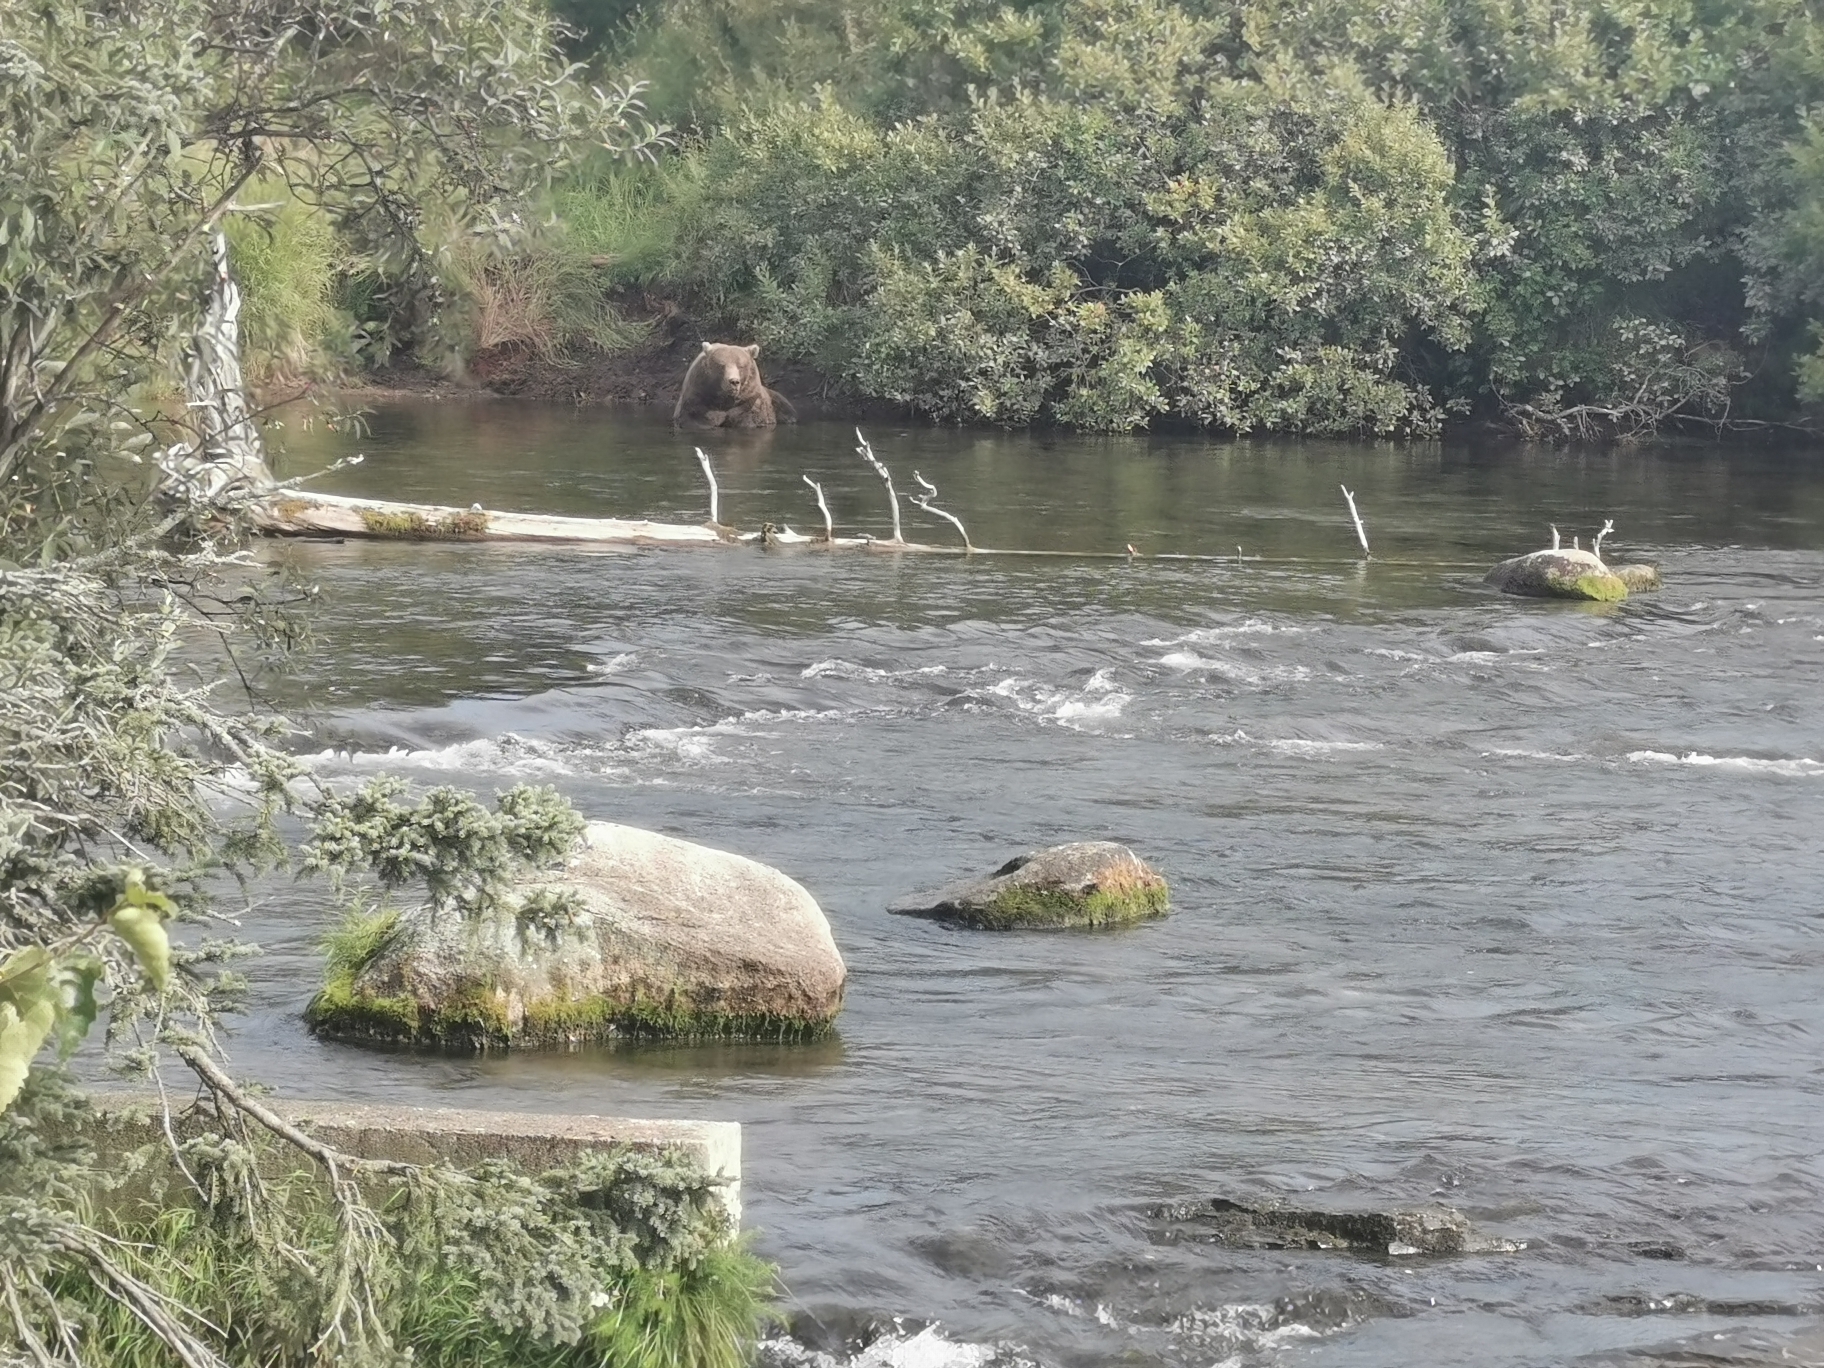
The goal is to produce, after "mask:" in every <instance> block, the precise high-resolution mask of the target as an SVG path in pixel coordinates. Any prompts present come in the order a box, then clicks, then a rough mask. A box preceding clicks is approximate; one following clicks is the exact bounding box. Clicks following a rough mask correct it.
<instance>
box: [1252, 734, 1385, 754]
mask: <svg viewBox="0 0 1824 1368" xmlns="http://www.w3.org/2000/svg"><path fill="white" fill-rule="evenodd" d="M1267 747H1268V749H1270V750H1276V751H1278V752H1279V753H1280V754H1281V755H1340V754H1348V753H1350V752H1353V751H1378V750H1386V749H1387V747H1386V746H1385V745H1383V744H1382V743H1381V742H1379V741H1309V740H1306V739H1305V738H1303V737H1297V736H1294V737H1286V738H1283V739H1280V740H1274V741H1269V742H1267Z"/></svg>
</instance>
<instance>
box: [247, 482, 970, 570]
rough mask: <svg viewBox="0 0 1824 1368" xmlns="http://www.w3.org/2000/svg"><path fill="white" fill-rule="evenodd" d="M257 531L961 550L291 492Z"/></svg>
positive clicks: (264, 510)
mask: <svg viewBox="0 0 1824 1368" xmlns="http://www.w3.org/2000/svg"><path fill="white" fill-rule="evenodd" d="M249 514H250V517H251V519H252V522H253V526H254V528H255V529H256V530H257V531H260V532H263V533H266V534H268V535H270V536H281V537H360V538H367V539H370V540H374V541H414V542H418V541H470V542H473V541H490V542H494V541H497V542H547V543H585V544H595V545H607V546H670V547H678V546H743V545H751V544H755V543H760V542H762V541H764V542H765V544H767V545H769V546H770V545H785V546H794V545H804V546H810V545H816V546H827V547H832V548H834V549H837V550H857V551H922V552H933V551H935V552H942V553H946V554H952V555H954V554H957V553H959V552H960V551H961V548H960V547H949V546H927V545H925V544H924V543H922V542H894V541H881V540H878V539H876V538H874V537H837V538H835V539H834V540H831V541H826V540H825V539H824V538H822V537H808V536H805V535H804V534H803V533H799V532H793V531H792V530H791V529H790V528H786V529H784V530H772V531H768V532H736V531H735V530H734V529H733V528H728V527H721V526H717V525H712V524H709V523H700V524H691V523H666V522H653V521H652V520H651V519H647V518H572V517H564V516H561V515H558V514H554V513H504V512H501V511H499V510H496V509H486V508H483V507H482V506H481V505H480V504H471V505H470V506H469V507H467V508H457V507H454V506H450V505H444V504H414V503H394V502H392V501H391V500H387V499H361V498H355V497H353V496H351V495H347V494H306V493H302V492H298V491H286V492H282V493H279V494H277V495H275V496H274V497H272V498H269V499H266V500H264V501H263V502H260V503H257V504H255V505H253V506H252V507H251V509H250V510H249Z"/></svg>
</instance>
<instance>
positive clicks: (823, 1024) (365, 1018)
mask: <svg viewBox="0 0 1824 1368" xmlns="http://www.w3.org/2000/svg"><path fill="white" fill-rule="evenodd" d="M304 1017H305V1021H306V1022H307V1023H308V1024H309V1026H310V1029H311V1030H312V1031H313V1032H315V1033H316V1034H317V1035H320V1036H324V1037H326V1038H328V1039H332V1040H362V1041H373V1042H378V1043H386V1044H396V1045H415V1046H422V1047H426V1048H431V1049H443V1050H460V1051H465V1052H469V1051H487V1050H503V1049H512V1048H528V1047H531V1048H537V1047H549V1046H564V1045H584V1044H590V1043H594V1042H600V1041H607V1040H622V1039H628V1038H639V1039H668V1040H759V1041H793V1040H810V1039H814V1038H816V1037H818V1036H822V1035H826V1034H828V1033H829V1031H830V1029H831V1025H832V1023H831V1022H830V1021H827V1020H812V1019H804V1018H794V1017H788V1016H779V1015H773V1014H768V1013H740V1012H717V1011H709V1010H704V1009H702V1008H697V1007H693V1006H691V1005H690V1004H689V1003H688V1002H685V1001H683V1000H681V999H673V1000H669V1001H667V1000H657V999H651V998H640V999H635V1000H634V1001H632V1002H625V1001H617V1000H615V999H613V998H609V997H606V996H585V997H552V998H544V999H539V1000H535V1001H533V1002H529V1003H527V1004H526V1006H525V1009H524V1011H523V1013H522V1014H521V1017H520V1020H519V1021H517V1022H514V1021H512V1020H511V1019H510V1017H509V1014H508V1011H507V1005H506V995H505V994H503V993H498V992H490V991H487V990H483V989H474V990H470V991H468V992H466V993H463V994H461V995H459V996H458V997H456V998H454V999H452V1000H451V1001H450V1002H448V1003H445V1004H442V1005H440V1006H438V1007H436V1008H435V1009H426V1008H423V1007H421V1006H420V1005H419V1004H418V1003H417V1002H415V1001H413V1000H412V999H411V998H409V997H380V996H375V995H371V994H365V993H362V992H361V991H360V990H359V989H357V988H356V987H355V986H354V982H353V979H352V978H351V977H349V976H346V975H338V976H337V977H336V978H334V979H332V980H331V981H330V982H329V983H328V984H326V985H325V986H324V988H323V990H322V991H321V992H319V993H318V994H317V995H316V997H314V998H312V999H311V1003H310V1006H309V1007H308V1008H306V1009H305V1013H304Z"/></svg>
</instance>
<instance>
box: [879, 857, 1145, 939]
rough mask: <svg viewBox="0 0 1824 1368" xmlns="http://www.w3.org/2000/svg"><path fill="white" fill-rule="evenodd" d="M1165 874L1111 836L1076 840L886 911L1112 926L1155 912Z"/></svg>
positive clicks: (976, 922) (1012, 923) (967, 922)
mask: <svg viewBox="0 0 1824 1368" xmlns="http://www.w3.org/2000/svg"><path fill="white" fill-rule="evenodd" d="M1170 898H1171V892H1170V889H1168V888H1167V886H1166V882H1165V879H1164V878H1163V877H1162V876H1161V875H1160V874H1159V873H1158V872H1157V871H1156V870H1154V869H1153V868H1152V867H1151V866H1150V865H1148V864H1147V863H1146V862H1145V861H1144V860H1142V859H1140V857H1139V856H1137V855H1135V854H1134V852H1133V851H1131V850H1129V849H1128V848H1127V847H1126V846H1124V845H1118V844H1116V843H1115V842H1114V841H1075V842H1072V843H1071V844H1069V845H1060V846H1052V847H1050V848H1049V849H1046V850H1035V851H1031V852H1029V853H1028V854H1025V855H1019V856H1016V857H1014V858H1013V859H1011V860H1009V861H1008V862H1007V863H1006V864H1004V865H1002V866H1001V867H1000V868H999V869H997V870H995V871H994V873H993V874H990V875H989V876H988V877H986V878H980V879H963V880H960V881H958V882H956V883H953V884H946V885H945V886H944V887H943V888H940V889H938V890H936V891H935V892H931V893H924V894H920V895H919V896H918V897H915V898H910V899H907V900H906V901H904V902H899V903H895V904H894V905H893V906H892V907H890V908H888V909H887V910H888V911H889V912H895V913H898V914H899V915H900V916H904V917H932V918H935V919H936V920H938V921H947V922H955V923H956V924H958V925H961V926H975V927H981V928H983V929H984V930H989V931H1014V930H1020V929H1023V928H1027V927H1036V928H1052V927H1066V926H1112V925H1117V924H1119V923H1122V922H1131V921H1139V920H1141V919H1142V918H1145V917H1157V916H1162V915H1163V914H1164V913H1165V911H1166V909H1167V907H1168V906H1169V905H1170Z"/></svg>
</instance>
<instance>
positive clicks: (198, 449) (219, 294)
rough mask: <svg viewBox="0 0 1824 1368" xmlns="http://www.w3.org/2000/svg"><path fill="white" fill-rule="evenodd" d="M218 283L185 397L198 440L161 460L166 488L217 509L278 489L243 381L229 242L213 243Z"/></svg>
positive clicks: (195, 343)
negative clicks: (229, 258) (229, 503)
mask: <svg viewBox="0 0 1824 1368" xmlns="http://www.w3.org/2000/svg"><path fill="white" fill-rule="evenodd" d="M210 248H211V250H212V252H213V254H214V258H215V278H214V283H213V285H212V287H211V288H210V291H209V303H208V306H207V307H206V308H205V309H204V311H203V319H202V322H201V323H199V324H198V325H197V329H196V332H195V334H194V335H193V336H192V337H191V339H190V345H189V346H188V347H186V348H185V349H184V350H185V355H184V393H185V397H186V401H187V402H186V405H185V407H187V408H188V409H189V411H190V414H191V424H192V426H193V427H194V429H195V431H196V440H195V441H192V442H180V443H178V444H177V445H176V446H173V447H171V448H170V449H169V450H168V451H166V452H165V453H164V455H163V456H162V457H160V458H159V466H160V468H161V469H162V470H163V471H164V474H165V479H164V484H163V488H164V490H165V492H166V493H167V494H171V495H174V496H176V497H177V498H180V499H182V500H184V501H186V502H189V503H198V504H213V503H222V502H224V501H232V500H233V499H235V498H236V497H241V498H246V497H253V496H258V495H261V494H264V493H266V492H267V491H269V490H271V488H272V487H273V478H272V471H271V469H270V468H269V467H268V466H267V464H266V453H265V449H264V447H263V446H262V444H261V442H260V430H259V427H258V425H257V424H255V423H254V421H253V416H252V414H251V413H250V412H249V410H248V406H247V390H246V386H245V384H244V383H243V380H242V375H241V287H240V286H239V285H237V284H235V280H234V274H233V272H231V271H230V270H229V269H228V238H227V235H226V234H224V233H223V232H222V231H221V229H219V228H218V229H216V230H215V233H214V234H213V236H212V237H211V239H210Z"/></svg>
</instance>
